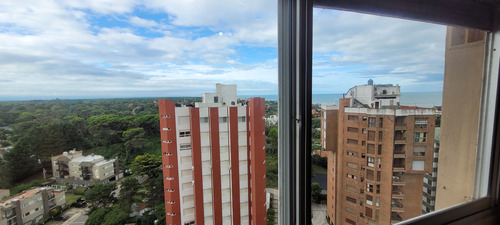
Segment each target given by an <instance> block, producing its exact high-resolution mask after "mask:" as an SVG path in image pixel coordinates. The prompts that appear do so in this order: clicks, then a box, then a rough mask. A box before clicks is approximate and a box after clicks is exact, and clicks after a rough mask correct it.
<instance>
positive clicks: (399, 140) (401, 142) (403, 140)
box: [394, 136, 406, 145]
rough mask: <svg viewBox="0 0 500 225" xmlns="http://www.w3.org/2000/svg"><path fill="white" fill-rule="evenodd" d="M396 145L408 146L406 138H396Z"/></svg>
mask: <svg viewBox="0 0 500 225" xmlns="http://www.w3.org/2000/svg"><path fill="white" fill-rule="evenodd" d="M394 144H396V145H405V144H406V138H405V137H397V136H396V137H394Z"/></svg>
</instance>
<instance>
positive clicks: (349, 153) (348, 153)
mask: <svg viewBox="0 0 500 225" xmlns="http://www.w3.org/2000/svg"><path fill="white" fill-rule="evenodd" d="M347 155H352V156H358V153H357V152H351V151H347Z"/></svg>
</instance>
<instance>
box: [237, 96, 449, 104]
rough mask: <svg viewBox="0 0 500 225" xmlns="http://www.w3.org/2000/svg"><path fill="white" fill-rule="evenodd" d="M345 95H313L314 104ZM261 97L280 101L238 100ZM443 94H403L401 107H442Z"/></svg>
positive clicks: (334, 101)
mask: <svg viewBox="0 0 500 225" xmlns="http://www.w3.org/2000/svg"><path fill="white" fill-rule="evenodd" d="M343 95H344V94H343V93H339V94H313V95H312V103H313V104H338V103H339V98H342V97H343ZM251 97H261V98H265V99H266V100H268V101H278V95H239V96H238V98H251ZM442 98H443V92H402V93H401V103H400V104H401V105H406V106H421V107H433V106H441V105H442Z"/></svg>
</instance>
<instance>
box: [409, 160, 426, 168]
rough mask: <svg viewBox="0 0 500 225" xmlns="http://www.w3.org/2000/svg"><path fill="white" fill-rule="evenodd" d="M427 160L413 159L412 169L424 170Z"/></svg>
mask: <svg viewBox="0 0 500 225" xmlns="http://www.w3.org/2000/svg"><path fill="white" fill-rule="evenodd" d="M424 165H425V161H424V160H413V162H412V167H411V168H412V170H424Z"/></svg>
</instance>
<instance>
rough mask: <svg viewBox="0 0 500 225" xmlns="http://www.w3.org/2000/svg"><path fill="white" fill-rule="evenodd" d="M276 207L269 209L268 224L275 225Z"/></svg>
mask: <svg viewBox="0 0 500 225" xmlns="http://www.w3.org/2000/svg"><path fill="white" fill-rule="evenodd" d="M274 214H275V212H274V209H273V208H269V209H268V210H267V225H274Z"/></svg>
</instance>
